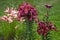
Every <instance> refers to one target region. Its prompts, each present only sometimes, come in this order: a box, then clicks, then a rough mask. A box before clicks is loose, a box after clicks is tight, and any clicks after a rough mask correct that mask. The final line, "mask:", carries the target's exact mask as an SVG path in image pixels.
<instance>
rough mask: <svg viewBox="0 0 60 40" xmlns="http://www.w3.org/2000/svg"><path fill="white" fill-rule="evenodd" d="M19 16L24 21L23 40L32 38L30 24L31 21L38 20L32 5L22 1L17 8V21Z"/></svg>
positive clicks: (31, 23) (31, 39)
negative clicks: (24, 31)
mask: <svg viewBox="0 0 60 40" xmlns="http://www.w3.org/2000/svg"><path fill="white" fill-rule="evenodd" d="M21 18H23V19H24V20H25V23H26V33H25V35H26V36H25V40H34V39H33V31H32V25H33V21H35V22H38V18H37V12H36V9H35V8H34V7H32V6H31V5H30V4H29V3H23V4H22V5H21V6H19V8H18V18H17V19H18V21H21V20H20V19H21Z"/></svg>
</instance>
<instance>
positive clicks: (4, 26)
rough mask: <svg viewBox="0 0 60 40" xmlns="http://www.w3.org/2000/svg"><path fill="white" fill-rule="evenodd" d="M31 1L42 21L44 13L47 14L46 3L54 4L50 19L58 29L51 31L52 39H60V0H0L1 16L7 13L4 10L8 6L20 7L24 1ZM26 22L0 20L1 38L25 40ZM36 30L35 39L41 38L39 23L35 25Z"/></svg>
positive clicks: (3, 39)
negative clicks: (38, 30)
mask: <svg viewBox="0 0 60 40" xmlns="http://www.w3.org/2000/svg"><path fill="white" fill-rule="evenodd" d="M24 1H25V2H28V3H30V4H31V5H32V6H33V7H35V8H36V9H37V12H38V18H39V19H40V20H41V21H42V19H43V17H44V15H45V14H46V8H45V7H44V4H46V3H49V4H52V5H53V7H52V9H51V10H50V12H49V13H50V14H49V15H50V18H49V20H50V21H51V22H52V23H53V24H55V25H56V27H57V28H58V31H57V32H55V31H51V34H50V35H51V36H52V40H60V0H0V17H1V16H3V15H6V13H4V10H5V9H6V8H7V7H14V8H16V9H18V6H19V5H21V4H22V3H23V2H24ZM16 25H18V28H17V29H15V26H16ZM25 26H26V25H25V24H24V23H23V24H22V23H20V22H18V21H17V20H14V22H13V23H8V22H5V21H0V40H13V37H14V40H24V33H25V31H24V29H25ZM33 31H34V34H33V35H34V40H41V36H40V35H38V33H37V24H36V23H34V25H33Z"/></svg>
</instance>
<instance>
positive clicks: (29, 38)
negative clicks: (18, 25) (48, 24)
mask: <svg viewBox="0 0 60 40" xmlns="http://www.w3.org/2000/svg"><path fill="white" fill-rule="evenodd" d="M32 25H33V21H28V20H26V39H27V40H33V31H32Z"/></svg>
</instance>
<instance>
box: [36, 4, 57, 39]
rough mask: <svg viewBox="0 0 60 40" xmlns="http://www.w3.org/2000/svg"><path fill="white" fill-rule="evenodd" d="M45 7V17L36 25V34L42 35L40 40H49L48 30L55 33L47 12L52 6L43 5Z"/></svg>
mask: <svg viewBox="0 0 60 40" xmlns="http://www.w3.org/2000/svg"><path fill="white" fill-rule="evenodd" d="M45 7H46V8H47V13H46V15H45V17H44V18H43V19H44V20H43V21H42V22H41V21H40V22H39V23H38V30H37V32H38V34H39V35H40V34H41V35H42V40H50V38H49V36H48V35H49V34H50V30H55V31H57V29H56V27H55V26H54V25H53V24H52V23H51V22H50V21H49V10H50V9H51V7H52V5H50V4H45Z"/></svg>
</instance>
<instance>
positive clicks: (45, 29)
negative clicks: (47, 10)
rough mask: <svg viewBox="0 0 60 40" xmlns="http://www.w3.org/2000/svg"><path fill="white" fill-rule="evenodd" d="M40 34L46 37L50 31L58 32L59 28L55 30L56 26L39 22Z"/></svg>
mask: <svg viewBox="0 0 60 40" xmlns="http://www.w3.org/2000/svg"><path fill="white" fill-rule="evenodd" d="M37 30H38V31H37V32H38V34H39V35H40V34H43V35H44V36H46V35H47V32H48V31H50V30H55V31H56V30H57V28H55V26H54V25H53V24H52V23H51V22H47V23H46V22H39V24H38V29H37Z"/></svg>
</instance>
